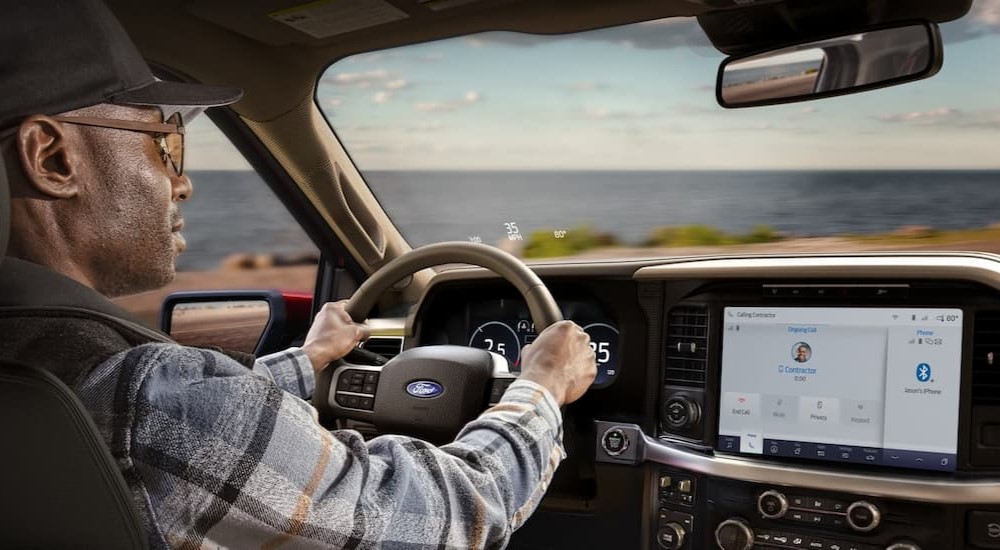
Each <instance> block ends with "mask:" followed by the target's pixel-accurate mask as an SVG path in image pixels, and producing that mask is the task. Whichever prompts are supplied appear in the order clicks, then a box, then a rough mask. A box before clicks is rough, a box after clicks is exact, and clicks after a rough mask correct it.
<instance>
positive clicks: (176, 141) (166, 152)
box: [52, 113, 184, 176]
mask: <svg viewBox="0 0 1000 550" xmlns="http://www.w3.org/2000/svg"><path fill="white" fill-rule="evenodd" d="M52 118H53V119H54V120H58V121H59V122H65V123H67V124H79V125H81V126H96V127H98V128H113V129H115V130H129V131H132V132H142V133H145V134H149V135H151V136H153V139H155V140H156V142H157V144H158V145H159V146H160V154H161V155H162V156H163V164H164V165H165V166H167V168H173V171H174V174H176V175H177V176H181V175H183V174H184V121H183V120H182V119H181V114H180V113H174V114H173V115H171V116H170V118H168V119H167V120H166V121H165V122H140V121H137V120H118V119H112V118H92V117H77V116H53V117H52Z"/></svg>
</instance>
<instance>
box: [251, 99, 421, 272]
mask: <svg viewBox="0 0 1000 550" xmlns="http://www.w3.org/2000/svg"><path fill="white" fill-rule="evenodd" d="M243 120H244V121H245V122H246V124H247V126H248V127H249V128H250V130H251V131H252V132H254V134H256V135H257V137H258V138H259V139H260V140H261V141H262V142H263V143H264V146H265V147H267V148H268V149H269V150H270V151H271V152H272V154H273V155H274V156H275V159H276V160H277V161H278V163H279V164H281V166H282V167H283V168H284V169H285V170H287V171H288V174H289V175H290V176H291V178H292V179H293V180H294V181H295V183H296V184H297V185H298V186H299V188H301V189H302V192H303V194H305V196H306V198H307V199H308V200H309V201H310V202H311V203H312V204H313V206H315V207H316V209H317V210H318V211H319V213H320V214H321V215H322V216H323V219H324V220H325V221H326V222H327V223H328V224H329V225H330V227H331V228H333V230H334V232H335V233H336V235H337V237H338V238H339V239H340V240H341V242H342V243H343V244H344V246H346V247H347V249H348V250H349V251H350V252H351V255H352V256H354V258H355V259H357V260H358V261H359V263H361V264H362V267H363V268H364V269H365V270H366V271H367V272H368V273H374V272H375V271H376V270H377V269H378V268H379V267H381V266H382V265H383V264H384V263H386V262H387V261H389V260H391V259H392V258H395V257H396V256H399V255H400V254H402V253H403V252H406V251H409V250H410V249H411V247H410V245H409V244H408V243H407V242H406V240H405V239H404V238H403V236H402V235H401V234H400V233H399V231H398V230H397V229H396V227H395V226H394V225H393V224H392V222H391V221H390V220H389V216H388V215H387V214H386V213H385V210H384V209H383V208H382V205H381V204H379V202H378V200H377V199H376V198H375V195H374V194H373V193H372V191H371V189H369V188H368V186H367V185H366V184H365V182H364V180H363V178H362V177H361V174H360V173H359V172H358V170H357V168H356V167H355V166H354V164H353V163H352V162H351V160H350V157H349V156H348V154H347V151H346V150H345V149H344V147H343V145H342V144H341V143H340V142H339V141H337V139H336V136H335V135H334V134H333V132H332V131H330V127H329V126H328V125H327V122H326V120H325V119H324V118H323V115H322V113H321V112H320V111H319V108H318V107H317V106H316V104H315V103H314V102H313V101H312V98H309V99H308V100H306V101H304V102H303V103H302V104H301V105H300V106H299V107H298V108H297V109H294V110H292V111H290V112H288V113H285V114H283V115H281V116H279V117H278V118H276V119H273V120H269V121H255V120H251V119H248V118H245V117H244V118H243ZM288 143H294V144H295V147H286V146H284V145H283V144H288ZM372 228H377V230H378V233H379V234H378V235H374V236H373V235H371V234H368V233H370V232H371V230H372ZM430 276H431V273H429V272H427V273H418V274H416V275H415V276H414V282H416V283H417V284H416V285H412V284H411V285H410V288H413V289H414V290H415V291H416V290H417V289H420V288H422V285H423V284H425V283H426V281H427V280H429V278H430Z"/></svg>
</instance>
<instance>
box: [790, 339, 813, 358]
mask: <svg viewBox="0 0 1000 550" xmlns="http://www.w3.org/2000/svg"><path fill="white" fill-rule="evenodd" d="M812 355H813V350H812V347H811V346H810V345H809V344H807V343H805V342H796V343H795V345H794V346H792V359H795V362H796V363H806V362H808V361H809V360H810V359H812Z"/></svg>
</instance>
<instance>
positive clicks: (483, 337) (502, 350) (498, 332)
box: [469, 321, 521, 368]
mask: <svg viewBox="0 0 1000 550" xmlns="http://www.w3.org/2000/svg"><path fill="white" fill-rule="evenodd" d="M469 347H470V348H479V349H484V350H486V351H492V352H495V353H499V354H500V355H503V356H504V357H506V358H507V361H510V364H511V365H512V366H513V367H515V368H516V367H519V366H520V364H521V363H520V360H521V339H520V338H519V337H518V335H517V333H516V332H514V329H512V328H510V325H508V324H507V323H502V322H500V321H489V322H486V323H483V324H481V325H479V327H477V328H476V330H474V331H472V337H471V338H469Z"/></svg>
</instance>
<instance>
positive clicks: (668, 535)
mask: <svg viewBox="0 0 1000 550" xmlns="http://www.w3.org/2000/svg"><path fill="white" fill-rule="evenodd" d="M685 536H687V531H685V530H684V527H682V526H681V524H679V523H672V522H671V523H668V524H666V525H664V526H663V527H661V528H660V530H659V531H657V533H656V542H658V543H659V544H660V547H661V548H666V549H667V550H680V548H681V547H682V546H684V537H685Z"/></svg>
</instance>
